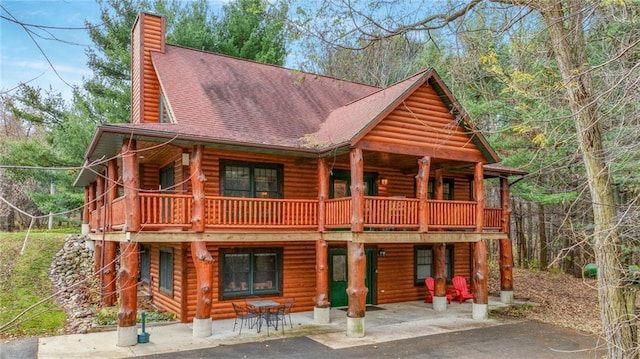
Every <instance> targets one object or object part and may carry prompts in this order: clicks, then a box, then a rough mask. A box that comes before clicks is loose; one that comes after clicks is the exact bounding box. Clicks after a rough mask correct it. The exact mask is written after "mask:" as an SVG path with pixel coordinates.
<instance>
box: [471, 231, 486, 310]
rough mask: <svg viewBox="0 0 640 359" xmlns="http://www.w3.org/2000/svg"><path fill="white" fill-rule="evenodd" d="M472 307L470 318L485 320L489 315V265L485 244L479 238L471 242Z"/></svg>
mask: <svg viewBox="0 0 640 359" xmlns="http://www.w3.org/2000/svg"><path fill="white" fill-rule="evenodd" d="M473 262H474V263H473V264H474V266H473V283H474V287H473V308H472V318H473V319H478V320H485V319H487V318H488V315H489V308H488V305H489V278H488V277H489V267H488V265H487V244H486V243H485V241H484V240H480V241H478V242H475V243H474V244H473Z"/></svg>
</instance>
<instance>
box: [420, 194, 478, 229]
mask: <svg viewBox="0 0 640 359" xmlns="http://www.w3.org/2000/svg"><path fill="white" fill-rule="evenodd" d="M427 203H428V206H429V228H438V229H444V228H446V229H467V228H475V226H476V208H477V206H476V202H473V201H445V200H429V201H427Z"/></svg>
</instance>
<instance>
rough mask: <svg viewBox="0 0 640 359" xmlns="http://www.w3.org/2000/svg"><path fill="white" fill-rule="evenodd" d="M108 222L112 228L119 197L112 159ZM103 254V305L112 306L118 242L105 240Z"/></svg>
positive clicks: (114, 294)
mask: <svg viewBox="0 0 640 359" xmlns="http://www.w3.org/2000/svg"><path fill="white" fill-rule="evenodd" d="M106 191H107V201H106V206H105V207H106V208H107V217H106V218H107V223H106V224H105V228H107V230H108V231H110V230H111V224H112V219H111V216H112V213H113V211H112V205H113V201H115V199H116V198H118V161H117V160H116V159H112V160H110V161H109V162H108V163H107V185H106ZM103 246H104V247H103V248H102V249H103V253H104V254H103V256H102V305H103V306H105V307H112V306H114V305H116V249H117V247H116V242H113V241H105V242H104V243H103Z"/></svg>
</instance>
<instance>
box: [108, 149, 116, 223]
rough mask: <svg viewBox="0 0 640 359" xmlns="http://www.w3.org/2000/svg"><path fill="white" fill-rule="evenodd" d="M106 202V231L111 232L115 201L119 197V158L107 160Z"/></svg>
mask: <svg viewBox="0 0 640 359" xmlns="http://www.w3.org/2000/svg"><path fill="white" fill-rule="evenodd" d="M105 187H106V192H107V197H106V204H105V208H106V210H107V216H106V218H107V223H105V231H106V232H111V225H112V224H113V218H112V217H113V208H112V206H113V201H115V200H116V198H118V160H117V159H115V158H114V159H112V160H110V161H109V162H107V181H106V186H105Z"/></svg>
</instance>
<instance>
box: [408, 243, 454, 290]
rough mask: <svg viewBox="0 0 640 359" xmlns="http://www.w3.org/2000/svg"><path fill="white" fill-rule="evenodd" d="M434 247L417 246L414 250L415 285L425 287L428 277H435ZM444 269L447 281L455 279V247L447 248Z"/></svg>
mask: <svg viewBox="0 0 640 359" xmlns="http://www.w3.org/2000/svg"><path fill="white" fill-rule="evenodd" d="M433 263H434V258H433V246H416V247H415V248H414V266H415V276H414V277H415V284H416V285H424V280H425V279H426V278H427V277H433V275H434V268H433ZM444 269H445V274H446V277H447V281H451V278H452V277H453V246H447V247H446V249H445V256H444Z"/></svg>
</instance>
